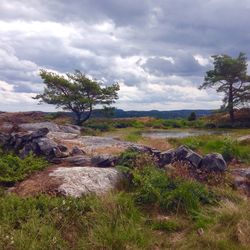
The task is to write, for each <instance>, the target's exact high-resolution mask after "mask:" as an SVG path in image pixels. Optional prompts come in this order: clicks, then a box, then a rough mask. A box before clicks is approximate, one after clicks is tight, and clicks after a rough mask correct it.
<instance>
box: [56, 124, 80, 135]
mask: <svg viewBox="0 0 250 250" xmlns="http://www.w3.org/2000/svg"><path fill="white" fill-rule="evenodd" d="M59 129H60V131H61V132H64V133H71V134H78V135H79V134H81V127H80V126H77V125H72V124H67V125H60V126H59Z"/></svg>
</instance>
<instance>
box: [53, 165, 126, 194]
mask: <svg viewBox="0 0 250 250" xmlns="http://www.w3.org/2000/svg"><path fill="white" fill-rule="evenodd" d="M49 175H50V176H51V177H53V178H56V179H59V180H60V181H61V182H62V184H61V185H60V186H59V187H58V188H57V191H58V192H59V193H61V194H63V195H66V196H73V197H80V196H82V195H86V194H89V193H94V194H97V195H102V194H104V193H106V192H108V191H109V190H111V189H113V188H115V187H116V185H117V184H118V183H119V181H120V180H121V179H122V178H123V176H122V174H121V173H120V172H119V171H118V170H116V169H114V168H105V169H101V168H95V167H70V168H68V167H61V168H58V169H56V170H55V171H53V172H52V173H50V174H49Z"/></svg>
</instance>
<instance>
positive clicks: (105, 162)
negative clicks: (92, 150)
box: [91, 154, 118, 168]
mask: <svg viewBox="0 0 250 250" xmlns="http://www.w3.org/2000/svg"><path fill="white" fill-rule="evenodd" d="M117 160H118V157H115V156H112V155H108V154H103V155H98V156H94V157H92V159H91V163H92V164H93V165H94V166H96V167H99V168H107V167H113V166H114V165H115V163H116V162H117Z"/></svg>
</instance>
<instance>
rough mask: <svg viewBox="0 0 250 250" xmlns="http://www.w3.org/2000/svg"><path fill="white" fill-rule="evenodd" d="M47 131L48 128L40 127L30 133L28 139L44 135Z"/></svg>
mask: <svg viewBox="0 0 250 250" xmlns="http://www.w3.org/2000/svg"><path fill="white" fill-rule="evenodd" d="M48 133H49V130H48V128H40V129H38V130H36V131H35V132H33V133H31V134H30V136H29V138H28V139H29V140H32V139H35V138H39V137H44V136H46V135H47V134H48Z"/></svg>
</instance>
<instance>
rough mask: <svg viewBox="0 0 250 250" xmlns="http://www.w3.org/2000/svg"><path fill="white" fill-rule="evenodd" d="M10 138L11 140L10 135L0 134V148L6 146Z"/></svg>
mask: <svg viewBox="0 0 250 250" xmlns="http://www.w3.org/2000/svg"><path fill="white" fill-rule="evenodd" d="M10 138H11V135H9V134H5V133H0V146H4V145H5V144H7V143H8V141H9V140H10Z"/></svg>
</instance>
